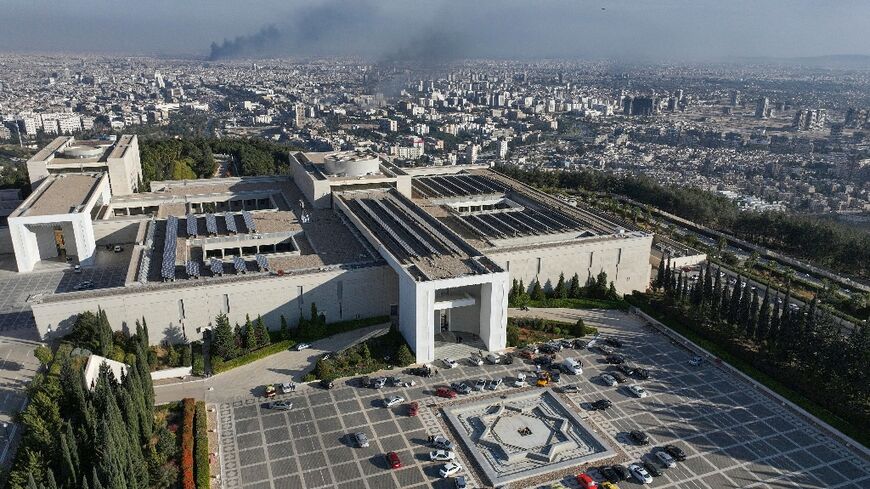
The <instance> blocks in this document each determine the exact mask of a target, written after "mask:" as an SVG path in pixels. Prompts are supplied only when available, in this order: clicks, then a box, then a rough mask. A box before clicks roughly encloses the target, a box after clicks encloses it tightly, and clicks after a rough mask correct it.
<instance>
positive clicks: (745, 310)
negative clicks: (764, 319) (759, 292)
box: [737, 281, 755, 335]
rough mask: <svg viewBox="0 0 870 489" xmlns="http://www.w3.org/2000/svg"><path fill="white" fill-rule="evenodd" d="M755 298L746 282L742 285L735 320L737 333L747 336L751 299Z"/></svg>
mask: <svg viewBox="0 0 870 489" xmlns="http://www.w3.org/2000/svg"><path fill="white" fill-rule="evenodd" d="M754 296H755V293H754V292H752V288H751V287H750V285H749V282H748V281H747V282H746V283H745V284H744V285H743V293H742V295H741V296H740V315H739V319H738V320H737V325H738V331H739V333H740V334H742V335H747V334H748V330H749V328H750V327H751V326H750V324H749V318H750V317H751V314H752V298H753V297H754Z"/></svg>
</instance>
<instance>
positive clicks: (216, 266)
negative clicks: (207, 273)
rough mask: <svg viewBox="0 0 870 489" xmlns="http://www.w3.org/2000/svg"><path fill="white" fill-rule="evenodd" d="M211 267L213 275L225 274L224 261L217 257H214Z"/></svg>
mask: <svg viewBox="0 0 870 489" xmlns="http://www.w3.org/2000/svg"><path fill="white" fill-rule="evenodd" d="M209 268H210V269H211V274H212V275H215V276H217V275H223V274H224V262H223V261H221V260H218V259H217V258H212V259H211V263H210V264H209Z"/></svg>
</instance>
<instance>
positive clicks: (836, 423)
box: [629, 297, 870, 447]
mask: <svg viewBox="0 0 870 489" xmlns="http://www.w3.org/2000/svg"><path fill="white" fill-rule="evenodd" d="M629 300H630V301H631V304H632V305H634V306H637V307H638V308H640V309H641V310H643V311H644V312H645V313H647V314H649V315H650V316H652V317H654V318H655V319H657V320H658V321H659V322H661V323H662V324H664V325H665V326H667V327H668V328H670V329H672V330H674V331H676V332H677V333H679V334H681V335H683V336H684V337H686V338H687V339H689V340H690V341H692V342H693V343H695V344H696V345H698V346H700V347H701V348H703V349H705V350H707V351H708V352H710V353H712V354H713V355H715V356H717V357H719V358H720V359H722V361H723V362H727V363H728V364H730V365H731V366H732V367H734V368H736V369H737V370H740V371H741V372H743V373H744V374H746V375H747V376H749V377H751V378H752V379H754V380H756V381H758V382H759V383H761V384H763V385H764V386H766V387H767V388H769V389H770V390H772V391H774V392H776V393H777V394H779V395H781V396H782V397H784V398H786V399H788V400H789V401H791V402H793V403H795V404H796V405H798V406H800V407H801V408H803V409H804V410H805V411H807V412H808V413H811V414H812V415H813V416H815V417H817V418H819V419H821V420H822V421H824V422H826V423H828V424H829V425H831V426H833V427H834V428H836V429H837V430H839V431H841V432H842V433H844V434H846V435H847V436H850V437H851V438H852V439H854V440H856V441H857V442H859V443H861V444H862V445H864V446H865V447H866V446H870V432H868V431H866V430H863V429H860V428H859V427H857V426H855V425H854V424H852V423H850V422H848V421H846V420H844V419H842V418H840V417H839V416H837V415H836V414H834V413H832V412H831V411H829V410H828V409H826V408H824V407H822V406H820V405H819V404H817V403H815V402H813V401H811V400H810V399H807V398H806V397H804V396H803V395H802V394H800V393H798V392H796V391H795V390H793V389H791V388H790V387H788V386H787V385H785V384H783V383H782V382H780V381H778V380H777V379H774V378H773V377H771V376H770V375H768V374H766V373H764V372H762V371H761V370H759V369H758V368H756V367H755V366H753V365H751V364H750V363H748V362H746V361H745V360H743V359H741V358H739V357H737V356H736V355H734V354H732V353H731V352H729V351H727V350H726V349H725V348H723V347H721V346H719V345H718V344H716V343H714V342H713V341H710V340H709V339H707V338H705V337H703V336H702V335H700V334H699V333H698V332H696V331H694V330H693V329H691V328H689V327H687V326H686V325H684V324H682V322H681V321H678V320H676V319H675V318H672V317H670V316H667V315H662V314H660V313H658V312H657V311H655V310H654V309H653V308H652V307H651V306H650V305H649V303H648V302H646V301H645V300H642V299H637V298H635V297H632V298H631V299H629Z"/></svg>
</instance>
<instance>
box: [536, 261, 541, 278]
mask: <svg viewBox="0 0 870 489" xmlns="http://www.w3.org/2000/svg"><path fill="white" fill-rule="evenodd" d="M540 274H541V259H540V258H538V273H537V275H540Z"/></svg>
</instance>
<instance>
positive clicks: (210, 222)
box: [205, 214, 217, 236]
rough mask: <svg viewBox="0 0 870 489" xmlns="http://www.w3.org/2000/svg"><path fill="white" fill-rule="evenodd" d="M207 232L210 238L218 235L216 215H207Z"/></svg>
mask: <svg viewBox="0 0 870 489" xmlns="http://www.w3.org/2000/svg"><path fill="white" fill-rule="evenodd" d="M205 230H206V231H208V234H209V235H210V236H215V235H217V219H215V218H214V214H206V215H205Z"/></svg>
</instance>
